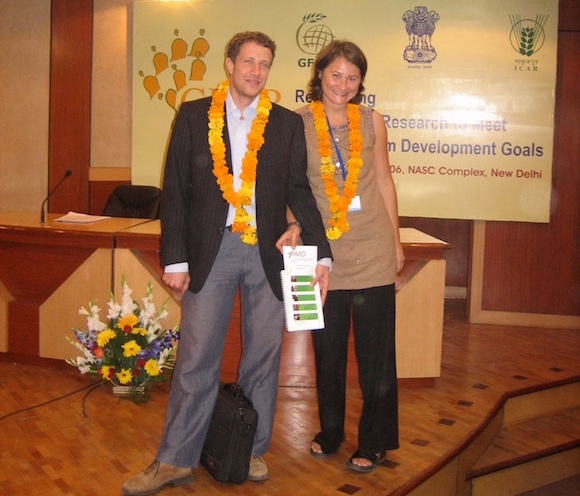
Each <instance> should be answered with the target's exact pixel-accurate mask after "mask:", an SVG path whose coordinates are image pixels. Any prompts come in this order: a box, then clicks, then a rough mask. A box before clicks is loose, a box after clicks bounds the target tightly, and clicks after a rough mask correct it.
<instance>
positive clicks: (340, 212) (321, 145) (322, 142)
mask: <svg viewBox="0 0 580 496" xmlns="http://www.w3.org/2000/svg"><path fill="white" fill-rule="evenodd" d="M310 110H311V112H312V115H313V116H314V129H315V130H316V137H317V138H318V154H319V155H320V159H321V160H320V176H321V177H322V181H323V183H324V192H325V193H326V196H327V197H328V203H329V209H330V212H331V213H332V217H331V218H330V220H329V221H328V223H329V225H330V227H329V228H328V229H327V230H326V237H327V238H328V239H332V240H334V239H338V238H340V237H341V236H342V234H343V233H345V232H348V231H349V230H350V225H349V223H348V220H347V219H346V214H347V211H348V207H349V205H350V202H351V201H352V199H353V198H354V197H355V195H356V188H357V185H358V178H359V174H360V170H361V168H362V165H363V162H362V158H361V150H362V143H363V142H362V136H361V133H360V112H359V107H358V105H354V104H352V103H349V104H348V106H347V111H346V112H347V118H348V143H349V157H348V162H347V174H346V180H345V182H344V187H343V189H342V195H341V194H340V193H339V192H338V187H337V185H336V181H335V179H334V176H335V175H334V172H335V165H334V163H333V162H332V145H331V142H330V131H329V129H328V121H327V120H326V113H325V111H324V106H323V105H322V102H320V101H315V102H312V103H311V104H310Z"/></svg>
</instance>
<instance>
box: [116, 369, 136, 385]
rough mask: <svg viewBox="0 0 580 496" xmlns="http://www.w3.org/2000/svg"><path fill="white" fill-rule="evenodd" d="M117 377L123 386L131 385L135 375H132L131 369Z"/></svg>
mask: <svg viewBox="0 0 580 496" xmlns="http://www.w3.org/2000/svg"><path fill="white" fill-rule="evenodd" d="M115 375H116V376H117V379H119V384H122V385H125V384H129V383H130V382H131V381H132V380H133V374H131V370H129V369H123V370H121V372H117V373H116V374H115Z"/></svg>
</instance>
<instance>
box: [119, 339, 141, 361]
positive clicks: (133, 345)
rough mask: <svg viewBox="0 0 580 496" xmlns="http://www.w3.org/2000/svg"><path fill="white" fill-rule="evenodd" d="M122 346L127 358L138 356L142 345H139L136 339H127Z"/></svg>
mask: <svg viewBox="0 0 580 496" xmlns="http://www.w3.org/2000/svg"><path fill="white" fill-rule="evenodd" d="M122 348H123V356H124V357H127V358H129V357H132V356H137V355H138V354H139V353H140V352H141V346H139V345H138V344H137V342H136V341H135V340H134V339H132V340H131V341H127V342H126V343H125V344H124V345H123V346H122Z"/></svg>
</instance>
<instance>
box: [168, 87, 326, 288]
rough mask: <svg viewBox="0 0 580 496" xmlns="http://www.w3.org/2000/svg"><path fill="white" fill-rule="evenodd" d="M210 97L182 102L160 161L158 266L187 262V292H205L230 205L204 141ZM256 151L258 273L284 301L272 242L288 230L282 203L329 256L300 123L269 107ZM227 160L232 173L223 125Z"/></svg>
mask: <svg viewBox="0 0 580 496" xmlns="http://www.w3.org/2000/svg"><path fill="white" fill-rule="evenodd" d="M210 102H211V98H203V99H199V100H195V101H193V102H186V103H183V104H182V105H181V107H180V110H179V114H178V115H177V118H176V120H175V124H174V128H173V132H172V135H171V139H170V142H169V148H168V151H167V160H166V163H165V171H164V179H163V193H162V200H161V263H162V265H163V266H165V265H169V264H172V263H178V262H185V261H187V262H189V272H190V276H191V283H190V286H189V289H190V290H191V291H193V292H198V291H200V290H201V288H202V287H203V285H204V283H205V281H206V279H207V276H208V274H209V272H210V270H211V267H212V265H213V263H214V261H215V259H216V256H217V253H218V251H219V247H220V244H221V239H222V235H223V230H224V226H225V222H226V217H227V212H228V204H227V203H226V202H225V200H224V199H223V197H222V193H221V191H220V189H219V187H218V185H217V183H216V179H215V177H214V175H213V173H212V168H213V162H212V158H211V154H210V151H209V144H208V139H207V132H208V115H207V112H208V109H209V105H210ZM264 139H265V142H264V145H263V146H262V148H261V149H260V151H259V152H258V170H257V176H256V199H255V201H256V221H257V225H258V242H259V246H260V256H261V258H262V263H263V265H264V270H265V272H266V275H267V277H268V281H269V282H270V286H271V287H272V290H273V291H274V293H275V294H276V296H277V297H278V298H279V299H282V291H281V287H280V270H281V269H282V265H283V262H282V256H281V255H280V252H279V251H278V250H277V249H276V246H275V243H276V241H277V240H278V238H279V237H280V236H281V235H282V233H283V232H284V231H285V230H286V205H289V206H290V208H291V209H292V212H293V213H294V215H295V216H296V218H297V219H298V221H299V222H300V223H301V224H302V230H303V231H302V240H303V242H304V243H305V244H309V245H316V246H318V253H319V257H320V258H322V257H331V251H330V245H329V243H328V240H327V239H326V235H325V229H324V226H323V223H322V218H321V216H320V213H319V211H318V209H317V207H316V201H315V199H314V197H313V195H312V192H311V190H310V186H309V184H308V178H307V177H306V144H305V139H304V127H303V124H302V118H301V117H300V116H299V115H298V114H295V113H294V112H291V111H289V110H287V109H285V108H283V107H280V106H279V105H276V104H273V105H272V110H271V112H270V119H269V121H268V124H267V126H266V130H265V132H264ZM224 141H225V143H226V148H227V151H226V161H227V163H228V166H229V167H230V170H231V156H230V149H229V148H230V147H229V138H228V134H227V124H226V126H225V128H224Z"/></svg>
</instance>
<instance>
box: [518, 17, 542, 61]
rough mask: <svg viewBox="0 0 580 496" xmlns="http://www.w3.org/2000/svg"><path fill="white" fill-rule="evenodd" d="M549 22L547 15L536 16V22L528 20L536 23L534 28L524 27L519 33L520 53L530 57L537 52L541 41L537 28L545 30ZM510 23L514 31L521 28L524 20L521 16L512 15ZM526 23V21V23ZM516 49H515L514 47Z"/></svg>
mask: <svg viewBox="0 0 580 496" xmlns="http://www.w3.org/2000/svg"><path fill="white" fill-rule="evenodd" d="M547 20H548V16H547V15H536V20H535V21H532V20H531V19H526V21H528V22H530V23H534V24H533V26H522V27H521V28H520V31H519V52H520V53H521V54H522V55H525V56H527V57H530V56H531V55H533V54H534V52H535V51H536V46H537V43H538V41H539V36H537V35H538V32H537V31H536V29H535V28H536V27H537V28H539V29H540V30H543V29H544V26H545V25H546V21H547ZM510 21H511V24H512V29H516V27H518V26H521V25H522V24H523V23H522V20H521V18H520V16H519V15H510ZM524 22H525V21H524ZM514 48H515V47H514Z"/></svg>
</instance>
